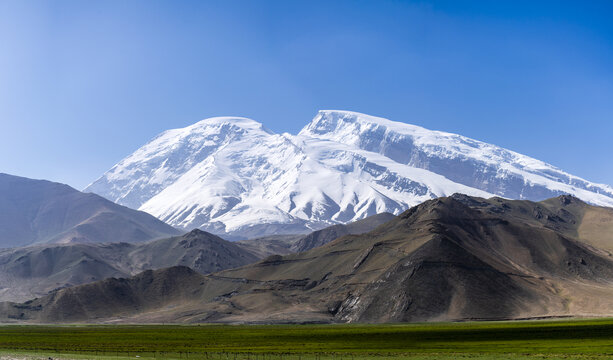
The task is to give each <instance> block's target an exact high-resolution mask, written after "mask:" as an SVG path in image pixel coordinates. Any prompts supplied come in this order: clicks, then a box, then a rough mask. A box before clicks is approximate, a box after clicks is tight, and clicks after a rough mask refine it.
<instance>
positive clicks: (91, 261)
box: [0, 214, 394, 301]
mask: <svg viewBox="0 0 613 360" xmlns="http://www.w3.org/2000/svg"><path fill="white" fill-rule="evenodd" d="M392 218H394V216H393V215H391V214H380V215H374V216H371V217H369V218H367V219H363V220H360V221H359V222H357V223H351V224H347V225H334V226H331V227H329V228H326V229H322V230H319V231H316V232H313V233H311V234H308V235H279V236H271V237H267V238H261V239H253V240H244V241H239V242H230V241H226V240H224V239H222V238H220V237H218V236H216V235H213V234H209V233H207V232H204V231H201V230H197V229H195V230H192V231H191V232H189V233H187V234H184V235H182V236H175V237H171V238H164V239H158V240H151V241H148V242H143V243H137V244H130V243H102V244H100V243H67V244H42V245H34V246H28V247H20V248H11V249H0V301H25V300H28V299H31V298H34V297H41V296H44V295H46V294H47V293H48V292H49V291H51V290H54V289H58V288H65V287H70V286H74V285H81V284H86V283H90V282H94V281H98V280H102V279H105V278H108V277H128V276H131V275H135V274H137V273H139V272H141V271H144V270H148V269H154V270H155V269H160V268H165V267H171V266H175V265H183V266H189V267H190V268H192V269H194V270H196V271H197V272H199V273H201V274H208V273H212V272H217V271H221V270H225V269H230V268H235V267H239V266H243V265H246V264H250V263H253V262H256V261H257V260H260V259H263V258H265V257H267V256H270V255H274V254H282V255H285V254H289V253H292V252H296V251H297V248H298V247H301V248H304V247H305V246H315V245H318V244H323V243H324V242H328V241H332V240H334V239H336V238H337V237H340V236H342V235H344V234H347V233H355V232H366V231H368V230H372V229H374V228H375V227H377V226H378V225H380V224H382V223H383V222H385V221H386V220H388V219H392ZM305 244H307V245H305Z"/></svg>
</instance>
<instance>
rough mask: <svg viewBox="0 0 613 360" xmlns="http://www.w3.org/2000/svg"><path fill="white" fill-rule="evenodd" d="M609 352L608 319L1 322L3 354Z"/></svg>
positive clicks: (302, 359)
mask: <svg viewBox="0 0 613 360" xmlns="http://www.w3.org/2000/svg"><path fill="white" fill-rule="evenodd" d="M47 357H52V358H54V359H55V358H60V359H100V360H103V359H111V358H112V359H128V358H129V359H135V358H141V359H207V360H243V359H250V360H323V359H336V360H342V359H344V360H371V359H381V360H385V359H386V358H388V359H391V358H396V359H397V358H402V359H416V360H431V359H483V360H485V359H492V360H494V359H613V319H587V320H555V321H508V322H463V323H419V324H385V325H365V324H342V325H340V324H339V325H65V326H58V325H48V326H47V325H5V326H0V358H7V359H8V358H20V359H31V358H45V359H46V358H47Z"/></svg>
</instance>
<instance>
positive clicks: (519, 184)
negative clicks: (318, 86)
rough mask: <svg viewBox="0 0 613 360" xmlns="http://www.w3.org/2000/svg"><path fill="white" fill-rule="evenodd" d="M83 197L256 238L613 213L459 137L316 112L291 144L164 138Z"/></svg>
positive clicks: (207, 125)
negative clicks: (548, 211)
mask: <svg viewBox="0 0 613 360" xmlns="http://www.w3.org/2000/svg"><path fill="white" fill-rule="evenodd" d="M85 191H89V192H94V193H97V194H99V195H102V196H104V197H106V198H108V199H110V200H112V201H115V202H117V203H119V204H122V205H126V206H129V207H132V208H134V209H138V210H142V211H146V212H148V213H150V214H152V215H154V216H156V217H158V218H160V219H161V220H163V221H166V222H167V223H169V224H171V225H173V226H175V227H178V228H182V229H191V228H194V227H199V228H201V229H203V230H206V231H210V232H213V233H217V234H221V235H232V236H237V237H254V236H260V235H267V234H282V233H300V232H307V231H310V230H313V229H319V228H322V227H324V226H328V225H331V224H336V223H346V222H350V221H355V220H359V219H362V218H364V217H367V216H370V215H374V214H376V213H381V212H391V213H394V214H398V213H400V212H401V211H403V210H406V209H407V208H409V207H410V206H413V205H416V204H418V203H421V202H423V201H425V200H427V199H431V198H434V197H438V196H446V195H451V194H453V193H464V194H468V195H475V196H481V197H491V196H502V197H507V198H513V199H529V200H542V199H544V198H548V197H553V196H557V195H561V194H572V195H575V196H577V197H579V198H581V199H583V200H585V201H587V202H590V203H592V204H596V205H604V206H613V188H611V187H610V186H607V185H600V184H594V183H591V182H588V181H586V180H584V179H581V178H579V177H576V176H573V175H570V174H568V173H566V172H564V171H562V170H560V169H558V168H556V167H554V166H551V165H549V164H546V163H544V162H542V161H539V160H536V159H533V158H530V157H527V156H524V155H521V154H518V153H516V152H513V151H509V150H506V149H503V148H500V147H497V146H494V145H490V144H486V143H483V142H480V141H476V140H472V139H469V138H466V137H463V136H460V135H455V134H450V133H445V132H440V131H431V130H427V129H424V128H422V127H418V126H414V125H409V124H405V123H401V122H394V121H390V120H387V119H383V118H378V117H373V116H369V115H364V114H360V113H355V112H349V111H336V110H324V111H320V112H319V113H318V114H317V115H316V116H315V118H314V119H313V120H312V121H311V122H310V123H309V124H308V125H307V126H306V127H304V128H303V129H302V130H301V131H300V133H298V135H290V134H275V133H273V132H271V131H270V130H268V129H266V128H265V127H264V126H263V125H262V124H260V123H258V122H256V121H253V120H251V119H246V118H239V117H216V118H210V119H205V120H202V121H200V122H198V123H196V124H194V125H191V126H188V127H186V128H182V129H173V130H168V131H165V132H163V133H161V134H160V135H158V136H157V137H155V138H154V139H153V140H151V141H150V142H149V143H147V144H145V145H144V146H143V147H141V148H140V149H138V150H137V151H135V152H134V153H133V154H131V155H129V156H128V157H127V158H125V159H123V160H122V161H120V162H119V163H118V164H117V165H115V166H113V168H111V169H110V170H109V171H107V172H106V173H105V174H104V175H103V176H102V177H101V178H99V179H98V180H96V181H95V182H94V183H92V184H91V185H89V186H88V187H87V188H86V189H85Z"/></svg>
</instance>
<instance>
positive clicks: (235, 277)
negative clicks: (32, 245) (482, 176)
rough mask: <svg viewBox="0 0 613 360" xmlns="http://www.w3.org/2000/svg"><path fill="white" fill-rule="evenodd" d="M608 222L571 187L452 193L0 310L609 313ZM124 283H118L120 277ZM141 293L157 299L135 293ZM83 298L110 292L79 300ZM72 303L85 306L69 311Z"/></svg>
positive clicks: (77, 315)
mask: <svg viewBox="0 0 613 360" xmlns="http://www.w3.org/2000/svg"><path fill="white" fill-rule="evenodd" d="M612 230H613V209H611V208H604V207H596V206H591V205H588V204H586V203H584V202H582V201H581V200H579V199H577V198H574V197H570V196H560V197H557V198H553V199H549V200H546V201H542V202H531V201H513V200H505V199H501V198H491V199H489V200H486V199H482V198H477V197H469V196H465V195H454V196H451V197H446V198H439V199H435V200H429V201H426V202H424V203H422V204H420V205H418V206H416V207H413V208H411V209H409V210H407V211H405V212H404V213H402V214H401V215H400V216H398V217H396V218H395V219H393V220H392V221H390V222H387V223H385V224H383V225H381V226H379V227H377V228H376V229H375V230H373V231H371V232H369V233H366V234H361V235H346V236H343V237H340V238H338V239H336V240H334V241H332V242H330V243H328V244H326V245H324V246H320V247H317V248H314V249H312V250H309V251H306V252H302V253H296V254H290V255H286V256H280V255H273V256H270V257H268V258H266V259H264V260H262V261H260V262H257V263H254V264H251V265H246V266H243V267H240V268H235V269H229V270H225V271H221V272H218V273H214V274H210V275H205V276H201V275H198V274H194V275H191V273H189V272H188V271H187V270H181V269H177V270H165V271H171V272H170V273H167V272H164V271H162V272H153V273H146V274H145V275H140V276H139V277H136V278H130V279H127V280H121V281H120V280H107V281H106V282H97V283H94V284H89V285H83V286H78V287H74V288H69V289H62V290H58V291H57V292H54V293H53V294H50V295H48V296H45V297H43V298H40V299H37V300H33V301H29V302H26V303H23V304H10V303H4V304H2V305H0V308H1V311H0V313H1V314H2V317H3V318H4V319H5V321H9V320H12V321H30V322H75V321H77V322H80V321H81V322H105V321H110V320H111V319H112V320H113V321H125V322H162V321H165V322H167V321H174V322H264V323H270V322H313V321H315V322H338V321H340V322H404V321H449V320H479V319H518V318H533V317H556V316H611V315H612V314H613V285H612V284H611V281H610V279H611V278H612V277H613V231H612ZM172 271H176V272H178V273H179V275H177V282H178V283H180V284H185V285H184V286H182V287H181V289H180V290H178V291H177V293H174V291H176V290H175V288H174V287H173V286H174V284H172V285H168V289H167V291H164V290H163V289H164V288H163V287H161V285H159V284H163V283H164V282H165V281H170V282H172V281H171V280H167V279H171V278H172V277H173V276H175V275H172V274H173V273H172ZM158 274H159V279H158ZM143 278H146V279H148V280H147V281H143V280H142V279H143ZM124 283H126V284H130V285H129V286H128V287H127V288H125V290H123V289H124V287H123V286H124V285H122V286H119V285H117V284H124ZM148 284H154V285H151V286H153V288H151V286H150V285H148ZM185 286H187V287H185ZM147 296H156V297H157V298H158V299H157V300H155V299H151V300H147V301H148V302H147V303H143V300H141V299H143V298H144V297H147ZM89 298H93V299H98V298H100V299H107V300H106V301H98V302H95V303H93V304H94V305H91V306H90V305H89V304H88V305H87V306H85V305H83V303H84V300H83V299H89ZM166 299H168V300H166ZM96 304H97V305H96ZM106 304H110V305H108V306H107V305H106ZM115 304H120V305H115ZM170 304H172V305H170ZM77 305H78V306H79V307H82V308H84V310H83V311H75V312H74V315H72V313H71V312H70V309H72V308H74V307H75V306H77ZM57 314H62V315H61V317H58V315H57Z"/></svg>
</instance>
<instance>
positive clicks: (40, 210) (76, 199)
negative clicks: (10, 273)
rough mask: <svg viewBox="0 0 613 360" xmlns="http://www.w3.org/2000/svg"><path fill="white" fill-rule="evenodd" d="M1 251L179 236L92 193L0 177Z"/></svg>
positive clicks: (156, 222) (40, 181) (175, 230)
mask: <svg viewBox="0 0 613 360" xmlns="http://www.w3.org/2000/svg"><path fill="white" fill-rule="evenodd" d="M0 213H1V214H2V216H0V248H2V247H4V248H8V247H17V246H25V245H31V244H37V243H74V242H139V241H146V240H150V239H155V238H161V237H168V236H172V235H178V234H179V231H178V230H177V229H175V228H173V227H171V226H170V225H167V224H165V223H164V222H162V221H160V220H158V219H156V218H155V217H153V216H151V215H149V214H147V213H145V212H142V211H136V210H132V209H130V208H127V207H125V206H121V205H117V204H115V203H113V202H111V201H109V200H106V199H104V198H102V197H101V196H98V195H95V194H86V193H82V192H80V191H77V190H75V189H73V188H71V187H70V186H68V185H64V184H59V183H54V182H50V181H45V180H32V179H28V178H23V177H18V176H13V175H8V174H0Z"/></svg>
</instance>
